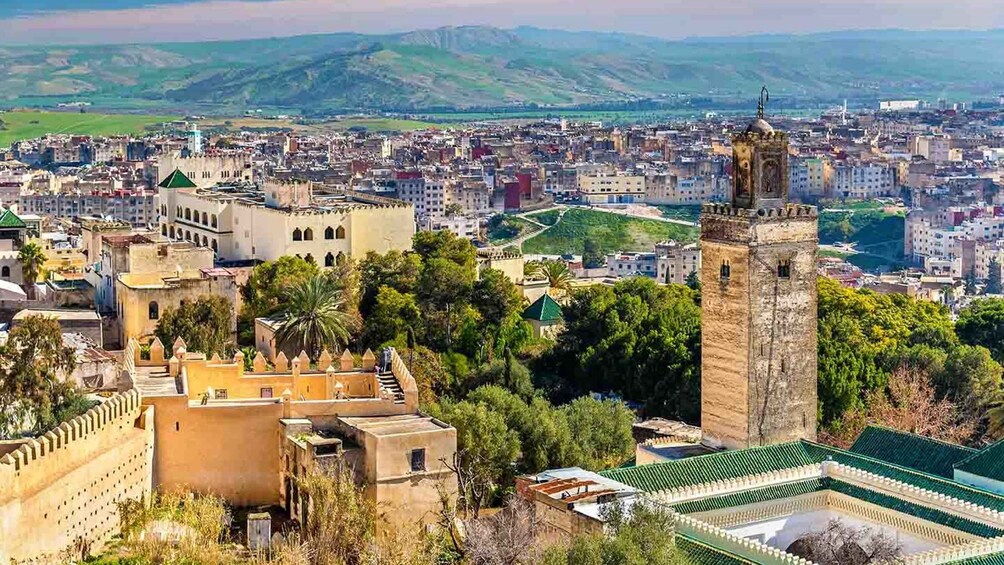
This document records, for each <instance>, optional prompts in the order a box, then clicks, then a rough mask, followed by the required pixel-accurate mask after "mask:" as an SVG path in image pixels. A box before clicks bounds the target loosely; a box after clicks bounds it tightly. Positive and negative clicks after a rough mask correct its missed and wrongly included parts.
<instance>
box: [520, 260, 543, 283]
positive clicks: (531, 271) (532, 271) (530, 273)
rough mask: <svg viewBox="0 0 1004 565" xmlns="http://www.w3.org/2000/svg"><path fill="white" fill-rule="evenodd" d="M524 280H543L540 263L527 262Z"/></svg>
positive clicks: (524, 267) (524, 269)
mask: <svg viewBox="0 0 1004 565" xmlns="http://www.w3.org/2000/svg"><path fill="white" fill-rule="evenodd" d="M523 278H524V279H526V280H530V281H536V280H540V279H541V278H543V273H541V263H540V261H527V262H526V263H524V264H523Z"/></svg>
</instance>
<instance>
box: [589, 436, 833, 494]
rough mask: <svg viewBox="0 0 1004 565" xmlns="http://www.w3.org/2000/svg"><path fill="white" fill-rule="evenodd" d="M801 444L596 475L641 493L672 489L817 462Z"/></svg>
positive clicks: (723, 454)
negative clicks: (631, 487)
mask: <svg viewBox="0 0 1004 565" xmlns="http://www.w3.org/2000/svg"><path fill="white" fill-rule="evenodd" d="M818 462H819V459H814V458H813V457H812V456H811V455H810V454H809V453H808V451H807V450H806V444H804V443H801V442H797V441H795V442H790V443H779V444H777V445H770V446H766V447H751V448H749V449H739V450H736V451H723V452H720V453H712V454H709V455H699V456H697V457H689V458H687V459H679V460H676V461H667V462H665V463H654V464H652V465H641V466H638V467H631V468H629V469H610V470H609V471H604V472H602V473H600V474H601V475H602V476H604V477H607V478H608V479H613V480H615V481H619V482H622V483H624V484H626V485H630V486H633V487H635V488H637V489H639V490H642V491H645V492H652V491H658V490H664V489H675V488H679V487H683V486H688V485H696V484H701V483H708V482H713V481H721V480H725V479H734V478H736V477H743V476H746V475H755V474H760V473H767V472H770V471H780V470H781V469H789V468H792V467H802V466H804V465H812V464H813V463H818Z"/></svg>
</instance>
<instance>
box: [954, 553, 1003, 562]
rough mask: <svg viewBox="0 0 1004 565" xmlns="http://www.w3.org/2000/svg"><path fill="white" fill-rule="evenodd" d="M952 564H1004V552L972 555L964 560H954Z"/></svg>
mask: <svg viewBox="0 0 1004 565" xmlns="http://www.w3.org/2000/svg"><path fill="white" fill-rule="evenodd" d="M951 565H1004V553H992V554H990V555H984V556H982V557H970V558H969V559H963V560H962V561H952V562H951Z"/></svg>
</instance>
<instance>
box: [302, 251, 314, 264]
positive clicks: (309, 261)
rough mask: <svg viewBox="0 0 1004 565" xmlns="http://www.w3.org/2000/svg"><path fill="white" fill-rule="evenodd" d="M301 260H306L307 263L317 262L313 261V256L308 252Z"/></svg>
mask: <svg viewBox="0 0 1004 565" xmlns="http://www.w3.org/2000/svg"><path fill="white" fill-rule="evenodd" d="M303 260H304V261H306V262H308V263H310V264H312V265H316V264H317V262H315V261H314V256H313V255H311V254H310V253H307V256H306V257H304V258H303Z"/></svg>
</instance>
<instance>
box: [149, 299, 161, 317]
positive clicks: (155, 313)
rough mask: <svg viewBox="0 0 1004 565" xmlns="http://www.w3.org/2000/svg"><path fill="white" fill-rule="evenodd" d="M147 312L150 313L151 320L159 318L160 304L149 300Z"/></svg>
mask: <svg viewBox="0 0 1004 565" xmlns="http://www.w3.org/2000/svg"><path fill="white" fill-rule="evenodd" d="M149 314H150V319H151V320H159V319H160V305H159V304H157V303H156V302H151V303H150V311H149Z"/></svg>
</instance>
